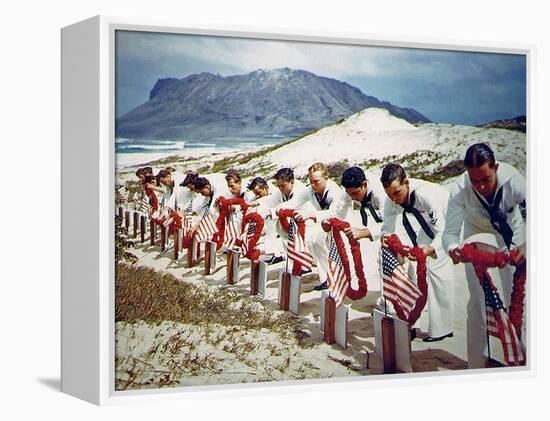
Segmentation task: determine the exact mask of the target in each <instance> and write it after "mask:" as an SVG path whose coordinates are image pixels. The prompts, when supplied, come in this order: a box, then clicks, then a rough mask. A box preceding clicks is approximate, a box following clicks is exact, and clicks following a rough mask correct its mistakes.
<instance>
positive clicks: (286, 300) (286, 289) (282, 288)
mask: <svg viewBox="0 0 550 421" xmlns="http://www.w3.org/2000/svg"><path fill="white" fill-rule="evenodd" d="M289 304H290V273H288V272H286V271H280V272H279V307H280V308H281V310H285V311H288V308H289Z"/></svg>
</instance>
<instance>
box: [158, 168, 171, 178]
mask: <svg viewBox="0 0 550 421" xmlns="http://www.w3.org/2000/svg"><path fill="white" fill-rule="evenodd" d="M170 174H171V172H170V171H168V170H160V171H159V173H158V174H157V180H160V179H161V178H166V177H168V176H169V175H170Z"/></svg>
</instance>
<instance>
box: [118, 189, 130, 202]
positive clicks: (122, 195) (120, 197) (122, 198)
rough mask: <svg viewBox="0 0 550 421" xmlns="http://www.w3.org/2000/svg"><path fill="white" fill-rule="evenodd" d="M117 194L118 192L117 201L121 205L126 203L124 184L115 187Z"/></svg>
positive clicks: (126, 194) (126, 193) (126, 196)
mask: <svg viewBox="0 0 550 421" xmlns="http://www.w3.org/2000/svg"><path fill="white" fill-rule="evenodd" d="M117 194H118V203H120V204H121V205H127V204H128V192H127V191H126V188H125V187H124V186H119V187H118V188H117Z"/></svg>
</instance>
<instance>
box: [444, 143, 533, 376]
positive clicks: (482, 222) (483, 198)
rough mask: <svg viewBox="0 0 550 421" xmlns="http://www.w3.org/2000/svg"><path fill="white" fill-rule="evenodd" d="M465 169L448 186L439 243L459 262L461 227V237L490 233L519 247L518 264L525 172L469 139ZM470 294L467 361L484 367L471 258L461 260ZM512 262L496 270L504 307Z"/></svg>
mask: <svg viewBox="0 0 550 421" xmlns="http://www.w3.org/2000/svg"><path fill="white" fill-rule="evenodd" d="M464 166H465V167H466V170H467V172H465V173H464V174H463V175H462V176H460V178H459V179H458V180H457V182H456V184H455V185H454V186H453V189H452V191H451V195H450V198H449V205H448V210H447V217H446V226H445V232H444V234H443V247H444V249H445V250H446V251H447V252H448V253H449V256H450V257H451V258H452V260H453V262H454V263H455V264H457V263H459V262H462V261H463V259H462V256H461V255H460V252H459V246H460V243H461V241H460V231H461V229H462V228H463V229H464V239H467V238H468V237H471V236H472V235H474V234H479V233H490V234H493V235H494V236H495V238H496V240H497V244H498V246H499V248H500V250H513V249H518V251H519V254H518V258H517V259H516V261H514V262H513V263H514V264H518V265H519V264H523V263H524V262H525V253H526V245H525V241H526V227H525V224H526V219H527V205H526V186H525V178H524V177H523V176H522V175H521V174H520V173H519V172H518V171H517V170H516V169H515V168H513V167H512V166H510V165H507V164H505V163H502V162H500V163H499V162H496V161H495V156H494V153H493V151H492V150H491V148H490V147H489V146H487V145H486V144H484V143H478V144H475V145H472V146H470V147H469V148H468V150H467V151H466V155H465V158H464ZM465 267H466V278H467V281H468V289H469V291H470V299H469V301H468V306H467V351H468V367H470V368H482V367H485V357H484V352H485V349H486V346H487V339H486V314H485V297H484V294H483V289H482V288H481V285H480V283H479V280H478V278H477V276H476V274H475V272H474V269H473V266H472V265H471V264H470V263H467V264H466V265H465ZM514 270H515V268H514V267H513V266H506V267H505V268H503V269H501V270H500V278H501V282H502V287H503V291H501V293H500V294H501V298H502V300H503V302H504V305H505V307H508V306H509V305H510V298H511V292H512V287H513V285H512V277H513V273H514Z"/></svg>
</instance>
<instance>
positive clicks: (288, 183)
mask: <svg viewBox="0 0 550 421" xmlns="http://www.w3.org/2000/svg"><path fill="white" fill-rule="evenodd" d="M274 178H275V183H276V186H277V189H276V190H275V191H274V192H273V193H272V194H270V195H269V196H266V197H265V198H262V199H261V200H259V201H258V213H259V214H260V215H262V217H263V218H264V220H265V226H264V231H265V233H266V239H265V253H266V254H267V255H271V256H270V257H269V258H267V259H266V260H265V262H266V263H267V264H269V265H272V264H276V263H279V262H282V261H283V260H284V256H285V252H284V250H285V248H286V247H285V246H284V245H285V244H286V234H285V233H284V232H283V230H282V228H281V226H280V224H279V223H278V222H279V218H278V217H277V213H276V211H277V210H278V209H282V208H288V206H287V202H288V201H289V200H291V199H292V198H294V197H302V196H304V195H307V187H306V186H305V184H304V183H302V182H301V181H300V180H296V179H295V178H294V171H293V170H292V169H290V168H281V169H280V170H278V171H277V173H276V174H275V176H274ZM299 208H300V207H298V208H295V209H299Z"/></svg>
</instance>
